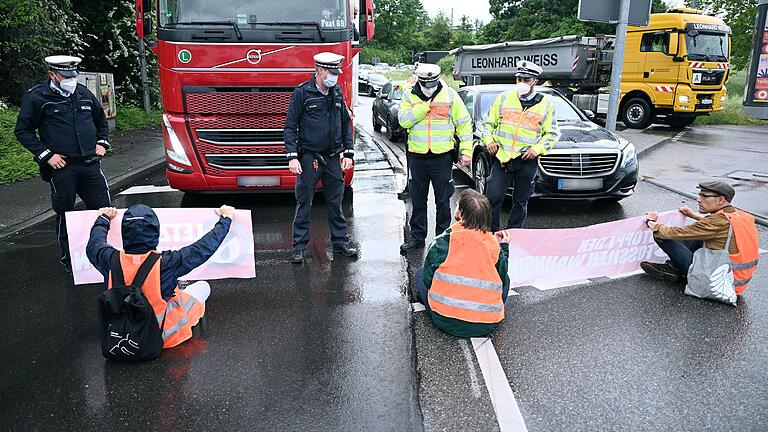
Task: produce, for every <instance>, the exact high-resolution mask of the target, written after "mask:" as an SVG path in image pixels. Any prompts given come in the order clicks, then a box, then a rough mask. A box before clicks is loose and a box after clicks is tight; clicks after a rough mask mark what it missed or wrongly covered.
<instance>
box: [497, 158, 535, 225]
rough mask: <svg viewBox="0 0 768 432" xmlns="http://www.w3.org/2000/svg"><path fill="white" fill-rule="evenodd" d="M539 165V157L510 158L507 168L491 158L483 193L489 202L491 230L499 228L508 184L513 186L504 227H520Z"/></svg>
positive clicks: (525, 214)
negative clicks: (491, 162)
mask: <svg viewBox="0 0 768 432" xmlns="http://www.w3.org/2000/svg"><path fill="white" fill-rule="evenodd" d="M538 167H539V158H538V157H536V158H533V159H531V160H523V158H522V156H518V157H516V158H515V159H512V160H510V161H509V162H508V163H507V169H506V170H505V169H504V167H502V166H501V162H499V160H498V159H496V158H495V157H494V158H493V166H492V167H491V175H490V176H488V184H487V186H486V192H485V195H486V196H487V197H488V200H489V201H490V202H491V225H492V227H493V231H498V230H499V216H500V215H501V205H502V204H503V203H504V197H505V196H506V194H507V189H508V188H509V186H510V185H513V184H514V186H515V189H514V191H513V192H512V200H513V205H512V211H511V212H510V213H509V219H508V220H507V225H506V227H504V229H509V228H522V227H523V222H524V221H525V217H526V216H527V215H528V199H529V198H530V197H531V195H532V194H533V189H534V181H535V180H536V170H537V169H538Z"/></svg>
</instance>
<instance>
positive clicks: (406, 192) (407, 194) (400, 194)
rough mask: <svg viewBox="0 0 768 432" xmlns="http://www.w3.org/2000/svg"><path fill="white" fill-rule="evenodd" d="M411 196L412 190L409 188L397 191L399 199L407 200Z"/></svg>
mask: <svg viewBox="0 0 768 432" xmlns="http://www.w3.org/2000/svg"><path fill="white" fill-rule="evenodd" d="M410 197H411V192H410V191H409V190H408V188H405V189H403V191H402V192H398V193H397V199H399V200H403V201H405V200H407V199H408V198H410Z"/></svg>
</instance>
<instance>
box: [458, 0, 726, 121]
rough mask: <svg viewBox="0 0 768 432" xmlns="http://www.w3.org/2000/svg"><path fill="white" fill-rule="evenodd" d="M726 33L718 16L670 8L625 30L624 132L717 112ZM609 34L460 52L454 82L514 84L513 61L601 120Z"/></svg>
mask: <svg viewBox="0 0 768 432" xmlns="http://www.w3.org/2000/svg"><path fill="white" fill-rule="evenodd" d="M730 33H731V30H730V28H729V27H728V26H727V25H726V24H725V23H724V22H723V21H722V20H721V19H719V18H717V17H714V16H709V15H705V14H704V13H703V12H701V11H697V10H693V9H684V8H676V9H671V10H670V11H669V12H668V13H662V14H651V16H650V20H649V24H648V26H647V27H634V26H630V27H628V29H627V40H626V48H625V53H624V66H623V72H622V79H621V96H620V102H619V103H620V106H619V116H620V119H621V120H622V121H623V122H624V124H625V125H626V126H627V127H630V128H638V129H643V128H645V127H647V126H648V125H650V124H651V123H652V122H664V123H667V124H670V125H672V126H675V127H682V126H686V125H688V124H690V123H692V122H693V121H694V120H695V119H696V117H698V116H702V115H709V114H710V113H712V112H714V111H720V110H722V109H723V108H724V107H725V100H726V94H727V89H726V87H725V84H726V82H727V81H728V75H729V72H730V42H731V38H730ZM614 41H615V37H614V36H604V35H597V36H594V37H582V36H562V37H557V38H549V39H539V40H531V41H513V42H504V43H498V44H490V45H473V46H464V47H460V48H457V49H454V50H453V51H451V54H454V55H455V56H456V60H455V63H454V70H453V74H454V78H456V79H458V80H462V81H464V82H465V83H467V84H470V85H477V84H481V83H482V84H497V83H510V82H514V80H515V77H514V72H515V68H516V67H517V63H518V62H519V61H522V60H527V61H532V62H534V63H536V64H538V65H539V66H541V67H542V69H543V72H542V74H541V76H540V79H539V81H540V82H548V84H549V85H550V86H552V87H556V88H558V89H559V90H560V91H561V92H562V93H564V94H566V95H567V96H568V97H569V98H570V99H571V100H572V101H573V103H574V104H575V105H576V106H577V107H579V108H580V109H581V110H583V111H591V112H592V114H593V115H597V116H605V115H606V114H607V113H608V90H609V86H610V80H611V69H612V62H613V45H614Z"/></svg>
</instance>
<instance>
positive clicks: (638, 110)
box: [621, 97, 653, 129]
mask: <svg viewBox="0 0 768 432" xmlns="http://www.w3.org/2000/svg"><path fill="white" fill-rule="evenodd" d="M621 120H622V121H623V122H624V126H626V127H628V128H632V129H645V128H647V127H648V125H650V124H651V121H652V120H653V113H652V112H651V106H650V105H649V104H648V101H646V100H645V99H643V98H639V97H634V98H632V99H629V100H628V101H626V102H624V105H623V106H622V109H621Z"/></svg>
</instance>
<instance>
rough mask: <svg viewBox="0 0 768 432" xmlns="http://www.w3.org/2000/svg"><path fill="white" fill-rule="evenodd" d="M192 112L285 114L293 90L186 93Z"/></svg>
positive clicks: (190, 111)
mask: <svg viewBox="0 0 768 432" xmlns="http://www.w3.org/2000/svg"><path fill="white" fill-rule="evenodd" d="M186 101H187V112H188V113H190V114H283V115H285V113H286V112H288V104H289V103H290V102H291V91H287V92H263V93H261V92H260V93H251V92H221V93H186Z"/></svg>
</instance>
